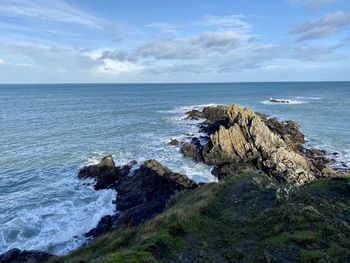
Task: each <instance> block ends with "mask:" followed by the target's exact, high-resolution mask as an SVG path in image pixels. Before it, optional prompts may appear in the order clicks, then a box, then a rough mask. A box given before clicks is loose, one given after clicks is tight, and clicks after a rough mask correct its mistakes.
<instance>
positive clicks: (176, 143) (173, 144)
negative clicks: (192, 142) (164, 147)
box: [169, 139, 180, 146]
mask: <svg viewBox="0 0 350 263" xmlns="http://www.w3.org/2000/svg"><path fill="white" fill-rule="evenodd" d="M169 144H170V145H172V146H178V145H179V144H180V142H179V141H178V140H176V139H172V140H171V141H170V142H169Z"/></svg>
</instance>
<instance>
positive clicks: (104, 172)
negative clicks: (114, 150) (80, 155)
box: [78, 155, 120, 190]
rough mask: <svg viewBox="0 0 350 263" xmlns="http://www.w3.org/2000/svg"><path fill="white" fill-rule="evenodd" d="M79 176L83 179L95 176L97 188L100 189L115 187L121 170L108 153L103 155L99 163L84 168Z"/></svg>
mask: <svg viewBox="0 0 350 263" xmlns="http://www.w3.org/2000/svg"><path fill="white" fill-rule="evenodd" d="M78 177H79V178H81V179H85V178H94V179H95V180H96V184H95V190H100V189H106V188H111V187H113V186H114V185H115V184H116V183H117V182H118V180H119V178H120V172H119V170H118V169H117V168H116V167H115V164H114V160H113V157H112V156H111V155H108V156H106V157H103V158H102V159H101V161H100V163H99V164H97V165H90V166H87V167H84V168H82V169H81V170H80V171H79V174H78Z"/></svg>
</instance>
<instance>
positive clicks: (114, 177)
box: [0, 105, 349, 263]
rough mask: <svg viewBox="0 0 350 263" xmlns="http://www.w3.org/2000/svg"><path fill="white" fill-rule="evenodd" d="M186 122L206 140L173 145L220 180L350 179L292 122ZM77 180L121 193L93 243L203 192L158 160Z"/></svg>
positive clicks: (17, 258) (32, 255)
mask: <svg viewBox="0 0 350 263" xmlns="http://www.w3.org/2000/svg"><path fill="white" fill-rule="evenodd" d="M186 118H187V119H191V120H202V122H201V123H200V124H199V126H198V129H199V131H201V132H202V133H204V134H205V135H204V136H202V137H200V138H197V137H195V136H192V137H190V138H189V142H185V141H178V140H176V139H174V140H172V141H171V142H170V144H171V145H173V146H179V147H180V150H181V152H182V153H183V155H184V156H185V157H187V158H191V159H192V160H193V161H195V162H201V163H204V164H206V165H210V166H213V170H212V174H213V175H215V176H216V177H217V178H218V179H219V180H223V179H224V178H227V177H233V176H236V175H237V174H238V173H240V172H242V171H254V172H258V173H262V174H265V175H267V176H268V177H269V178H271V180H274V181H276V182H278V183H280V184H283V185H295V186H300V185H304V184H308V183H311V182H313V181H316V180H318V179H322V178H330V177H340V176H344V175H348V174H349V168H348V167H344V168H342V169H340V168H334V167H333V166H332V164H333V163H334V159H332V158H329V157H327V155H326V152H325V151H324V150H319V149H315V148H309V149H307V148H305V146H304V144H305V136H304V134H303V133H302V132H301V131H300V128H299V125H298V124H297V123H295V122H293V121H283V122H280V121H278V120H277V119H275V118H272V117H270V116H267V115H265V114H262V113H255V112H253V111H252V110H251V109H247V108H241V107H239V106H237V105H229V106H210V107H205V108H203V110H201V111H199V110H191V111H189V112H187V113H186ZM78 177H79V178H80V179H86V178H94V180H95V184H94V188H95V190H96V191H98V190H101V189H114V190H115V191H117V193H118V195H117V198H116V200H115V204H116V213H115V214H114V215H108V216H105V217H103V218H102V219H101V220H100V222H99V223H98V225H97V226H96V227H95V228H94V229H92V230H90V231H89V232H88V233H86V234H85V236H86V237H87V238H90V239H95V238H97V237H99V236H101V235H104V234H106V233H110V232H112V231H114V230H117V229H119V228H121V227H123V226H130V227H133V226H137V225H139V224H141V223H144V222H146V221H148V220H150V219H152V218H155V217H156V216H157V215H159V214H161V213H162V212H163V211H164V210H165V209H166V206H167V203H168V201H169V199H170V198H171V197H172V196H174V195H175V194H176V193H177V192H180V191H183V190H193V189H196V188H198V187H200V185H198V184H196V183H195V182H194V181H192V180H191V179H189V178H188V177H187V176H186V175H181V174H179V173H175V172H173V171H171V170H169V169H168V168H166V167H165V166H163V165H162V164H161V163H159V162H158V161H156V160H148V161H145V162H144V163H142V164H141V165H140V166H138V164H137V161H131V162H130V163H129V164H126V165H124V166H116V165H115V163H114V160H113V157H112V156H106V157H104V158H103V159H102V160H101V161H100V163H99V164H97V165H91V166H87V167H84V168H82V169H81V170H80V171H79V174H78ZM52 257H54V256H53V255H50V254H48V253H45V252H39V251H20V250H18V249H13V250H10V251H8V252H7V253H5V254H3V255H0V263H19V262H27V261H33V262H46V261H47V260H48V259H50V258H52Z"/></svg>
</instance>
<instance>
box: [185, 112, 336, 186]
mask: <svg viewBox="0 0 350 263" xmlns="http://www.w3.org/2000/svg"><path fill="white" fill-rule="evenodd" d="M193 116H196V117H198V118H204V119H206V120H205V121H204V122H203V124H202V125H201V126H200V130H201V131H202V132H206V133H207V134H208V135H209V136H210V138H209V141H208V142H207V143H206V144H204V145H198V143H190V144H189V143H187V144H184V145H183V147H182V152H183V154H184V156H186V157H190V158H192V159H194V160H195V161H197V162H198V161H201V160H202V161H203V162H204V163H206V164H208V165H213V166H214V169H213V171H212V173H213V174H214V175H216V176H217V177H218V178H219V179H220V178H222V177H225V176H228V175H230V174H236V173H237V172H239V171H242V170H246V169H253V170H261V171H263V172H265V173H266V174H267V175H269V176H271V177H273V178H275V179H277V180H278V181H280V182H288V183H296V184H304V183H308V182H311V181H313V180H315V179H316V178H317V177H321V176H336V174H337V171H335V170H333V169H330V168H328V167H327V164H329V162H330V161H329V160H328V159H327V158H325V157H324V152H322V151H320V150H317V149H310V150H308V151H306V149H305V148H304V146H303V144H304V143H305V138H304V135H303V133H302V132H301V131H300V130H299V125H298V124H297V123H295V122H293V121H284V122H279V121H277V120H276V119H275V118H270V117H269V116H267V115H265V114H261V113H255V112H253V111H252V110H250V109H247V108H240V107H239V106H237V105H229V106H228V107H223V106H219V107H206V108H204V109H203V111H202V112H200V111H195V112H193V111H191V112H189V117H190V118H191V117H193ZM325 168H327V169H325Z"/></svg>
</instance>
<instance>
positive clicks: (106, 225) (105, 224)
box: [85, 215, 113, 237]
mask: <svg viewBox="0 0 350 263" xmlns="http://www.w3.org/2000/svg"><path fill="white" fill-rule="evenodd" d="M112 218H113V216H110V215H107V216H104V217H102V218H101V220H100V221H99V222H98V224H97V226H96V227H95V228H94V229H91V230H90V231H89V232H87V233H86V234H85V236H86V237H98V236H101V235H103V234H105V233H107V232H109V231H110V230H111V227H112Z"/></svg>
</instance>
